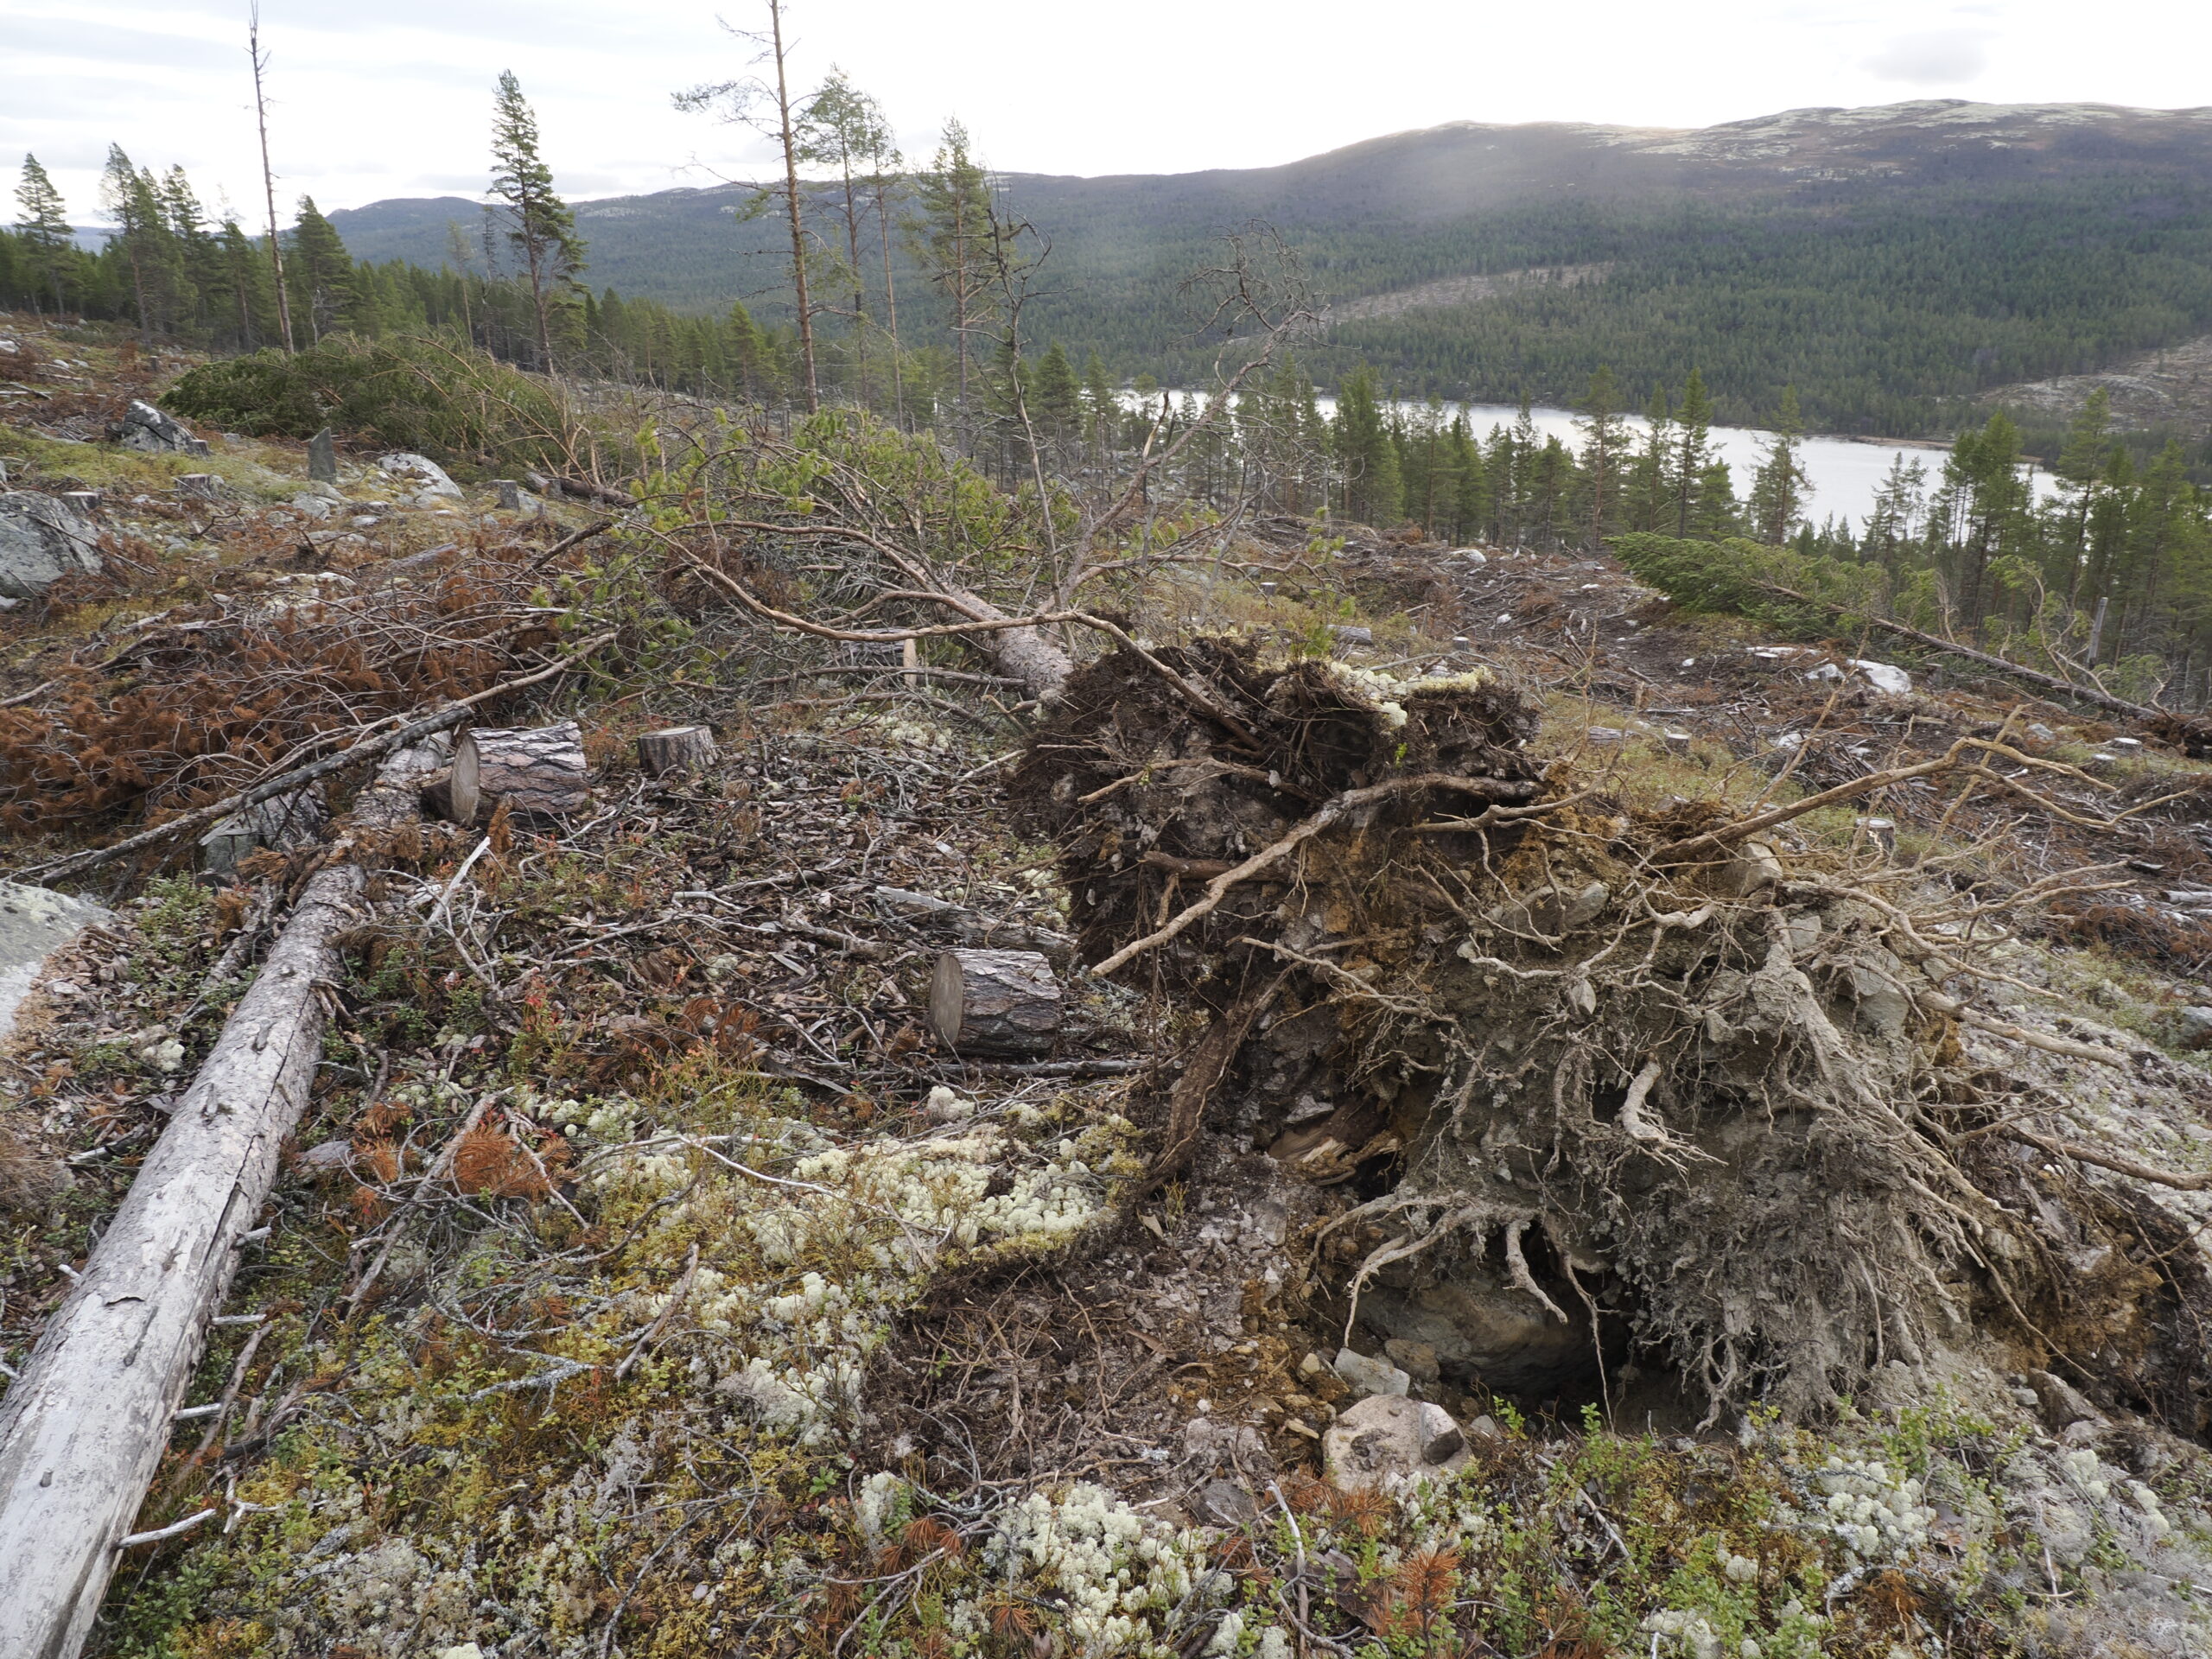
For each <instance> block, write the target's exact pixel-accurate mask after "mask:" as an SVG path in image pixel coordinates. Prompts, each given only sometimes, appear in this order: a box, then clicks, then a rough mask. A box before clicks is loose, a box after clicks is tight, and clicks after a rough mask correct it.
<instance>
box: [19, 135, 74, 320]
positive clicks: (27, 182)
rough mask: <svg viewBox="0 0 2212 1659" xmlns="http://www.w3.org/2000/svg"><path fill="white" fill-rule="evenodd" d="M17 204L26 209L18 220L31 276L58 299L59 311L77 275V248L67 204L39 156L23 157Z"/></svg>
mask: <svg viewBox="0 0 2212 1659" xmlns="http://www.w3.org/2000/svg"><path fill="white" fill-rule="evenodd" d="M16 206H17V207H20V208H22V218H21V219H17V220H16V232H17V233H18V234H19V235H21V236H22V239H23V247H24V251H25V253H26V254H27V255H28V262H29V266H30V275H31V277H32V278H33V280H34V281H35V282H36V283H40V284H41V285H43V286H44V287H45V289H46V290H47V292H48V293H49V294H51V295H52V296H54V309H55V310H56V311H59V310H60V309H62V308H63V307H64V306H65V305H66V304H67V288H68V283H69V279H70V277H72V276H73V275H74V272H75V266H76V263H77V248H76V244H75V242H74V241H73V238H72V237H71V235H70V230H69V210H68V207H67V204H66V203H64V202H63V200H62V199H61V193H60V191H59V190H57V189H55V188H54V181H53V180H52V179H50V178H48V176H47V171H46V169H45V168H43V167H41V166H40V165H39V161H38V157H37V156H29V155H26V156H24V157H23V176H22V182H21V183H19V184H18V185H16Z"/></svg>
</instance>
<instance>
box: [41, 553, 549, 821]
mask: <svg viewBox="0 0 2212 1659" xmlns="http://www.w3.org/2000/svg"><path fill="white" fill-rule="evenodd" d="M450 551H451V550H448V552H450ZM538 557H539V555H538V554H537V550H532V549H528V548H523V547H511V548H505V549H495V550H491V551H489V552H487V553H484V554H480V555H477V556H472V557H471V558H470V559H469V560H468V561H467V563H466V564H465V565H460V564H454V565H453V566H452V567H451V568H448V569H435V568H432V567H429V566H425V567H423V568H422V569H418V570H416V571H415V572H411V573H410V575H411V576H412V577H413V579H412V580H409V581H406V582H393V583H391V584H389V585H386V586H384V587H381V588H376V589H374V590H372V591H365V592H356V591H351V590H348V591H344V592H340V593H331V592H329V591H327V587H326V585H325V584H322V583H318V584H316V586H315V588H314V590H313V593H312V596H310V597H303V598H302V599H300V600H297V601H276V602H261V601H239V600H235V599H231V598H226V597H220V596H219V597H217V598H216V599H214V600H213V601H209V602H207V603H206V604H200V605H191V606H183V607H177V608H175V609H172V610H169V611H168V612H165V613H162V614H161V615H160V616H158V617H156V618H151V619H149V620H147V621H145V622H144V623H142V624H140V625H137V626H135V627H133V628H131V629H130V631H129V637H128V638H127V639H125V640H124V641H123V642H122V643H121V644H120V645H118V644H117V643H116V642H115V641H114V640H113V639H106V640H103V641H101V642H99V644H98V645H97V646H96V648H95V649H96V651H97V652H98V654H94V653H93V652H86V653H85V656H86V657H88V658H90V660H79V662H76V663H73V664H71V665H69V666H68V667H67V668H66V669H64V670H63V671H62V672H61V673H60V674H58V675H56V676H55V677H53V678H51V679H49V680H48V681H47V682H46V683H44V684H42V685H40V686H38V687H35V688H34V689H33V690H31V691H29V692H27V693H24V694H22V695H21V696H18V697H16V699H13V700H12V705H11V706H9V707H4V708H0V825H4V826H5V827H6V828H7V829H10V830H12V831H15V832H17V833H23V832H27V831H28V832H38V831H52V830H59V829H85V828H93V827H99V826H100V825H103V824H105V823H111V822H112V821H114V820H115V819H117V818H118V817H122V816H124V815H125V814H127V813H130V812H132V811H135V810H142V809H143V810H147V811H149V812H156V813H158V812H161V811H163V810H173V809H179V808H185V807H190V806H194V805H196V804H200V803H201V802H204V801H209V800H213V799H216V798H221V797H223V796H226V795H228V794H230V793H232V791H236V790H238V789H240V788H243V787H245V785H248V784H251V783H252V782H253V781H255V780H256V779H259V778H261V777H264V776H265V775H268V774H269V773H270V772H276V771H282V770H284V769H286V768H289V767H292V766H297V765H299V764H300V763H301V762H302V761H304V760H308V759H310V758H312V757H314V756H315V755H318V754H321V753H326V752H327V751H330V750H333V749H336V748H339V747H344V745H345V744H346V743H347V742H349V741H352V740H353V739H354V738H356V737H358V736H359V734H360V733H361V731H362V729H363V728H364V727H365V725H366V724H368V723H371V722H373V721H376V720H377V719H378V718H380V717H382V716H386V715H393V714H397V713H400V712H402V711H404V710H407V709H414V708H417V707H419V706H421V705H423V703H425V702H430V701H433V700H436V699H442V698H448V697H460V696H467V695H470V694H473V693H475V692H477V691H479V690H481V689H482V688H484V687H485V686H486V685H488V684H490V683H493V682H494V681H495V680H497V679H498V678H499V677H501V676H502V675H504V674H506V673H508V672H510V671H512V670H513V669H514V668H515V667H517V666H518V665H519V664H522V663H523V662H524V661H526V660H531V659H532V658H534V655H535V653H536V652H537V649H538V648H539V647H542V646H543V645H546V644H547V643H549V642H550V641H551V640H552V639H554V638H555V637H556V633H557V632H558V630H559V626H560V624H561V622H562V620H563V616H564V615H565V614H566V613H563V612H561V611H556V610H549V609H547V608H545V607H542V606H538V605H535V604H533V603H532V602H531V595H532V593H533V591H534V590H535V589H536V588H537V586H538V584H539V582H541V581H542V575H541V573H539V572H538V571H537V569H536V568H535V567H536V564H537V560H538Z"/></svg>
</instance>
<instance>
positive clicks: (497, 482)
mask: <svg viewBox="0 0 2212 1659" xmlns="http://www.w3.org/2000/svg"><path fill="white" fill-rule="evenodd" d="M492 487H493V489H495V490H497V491H498V492H499V511H500V512H521V511H522V486H521V485H519V484H518V483H516V482H515V481H514V480H512V478H495V479H493V480H492Z"/></svg>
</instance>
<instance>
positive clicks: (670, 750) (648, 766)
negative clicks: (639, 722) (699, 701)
mask: <svg viewBox="0 0 2212 1659" xmlns="http://www.w3.org/2000/svg"><path fill="white" fill-rule="evenodd" d="M715 753H716V750H715V733H714V728H712V727H710V726H671V727H668V728H664V730H661V731H658V732H646V733H644V734H641V735H640V736H639V739H638V769H639V771H640V772H644V773H645V776H646V777H648V778H658V777H660V776H661V775H662V774H664V773H665V772H696V771H698V770H699V769H700V768H701V767H702V766H712V765H714V763H715Z"/></svg>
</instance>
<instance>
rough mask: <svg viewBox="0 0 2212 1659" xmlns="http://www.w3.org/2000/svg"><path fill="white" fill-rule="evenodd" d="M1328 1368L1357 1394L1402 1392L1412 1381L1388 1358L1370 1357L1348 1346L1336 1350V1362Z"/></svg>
mask: <svg viewBox="0 0 2212 1659" xmlns="http://www.w3.org/2000/svg"><path fill="white" fill-rule="evenodd" d="M1329 1369H1330V1370H1333V1371H1334V1372H1336V1374H1337V1376H1338V1377H1339V1378H1340V1379H1341V1380H1342V1381H1343V1383H1344V1386H1345V1387H1347V1388H1349V1389H1352V1390H1353V1391H1354V1392H1355V1393H1357V1394H1371V1395H1380V1394H1403V1393H1405V1391H1406V1390H1407V1389H1410V1388H1411V1387H1413V1383H1414V1380H1413V1378H1412V1377H1410V1376H1407V1375H1406V1374H1405V1372H1403V1371H1402V1370H1399V1369H1398V1368H1397V1367H1396V1366H1395V1365H1393V1364H1391V1363H1390V1362H1389V1360H1387V1359H1370V1358H1369V1357H1367V1356H1366V1355H1365V1354H1357V1353H1354V1352H1353V1351H1351V1349H1349V1348H1339V1349H1338V1350H1337V1358H1336V1363H1334V1364H1333V1365H1332V1366H1331V1367H1330V1368H1329Z"/></svg>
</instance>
